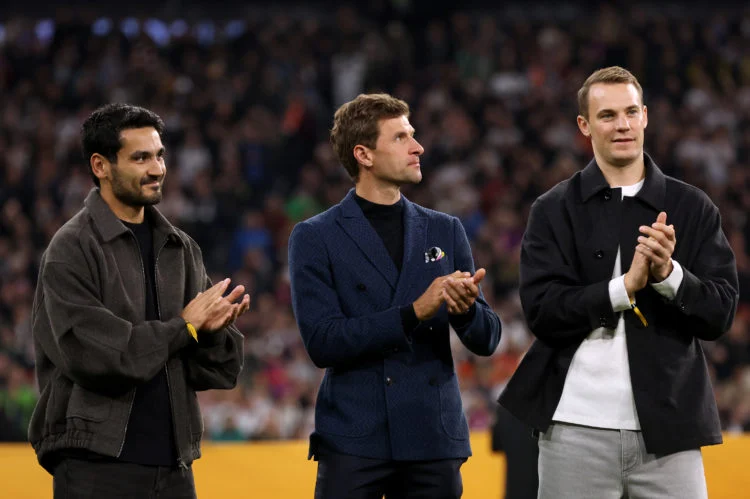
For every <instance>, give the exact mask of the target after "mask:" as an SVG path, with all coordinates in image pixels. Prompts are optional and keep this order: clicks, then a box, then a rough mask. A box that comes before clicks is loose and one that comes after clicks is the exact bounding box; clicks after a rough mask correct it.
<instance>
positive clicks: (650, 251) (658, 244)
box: [636, 211, 677, 282]
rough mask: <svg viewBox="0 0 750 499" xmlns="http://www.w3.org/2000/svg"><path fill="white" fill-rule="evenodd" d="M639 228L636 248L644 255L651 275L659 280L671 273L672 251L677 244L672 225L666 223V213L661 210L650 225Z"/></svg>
mask: <svg viewBox="0 0 750 499" xmlns="http://www.w3.org/2000/svg"><path fill="white" fill-rule="evenodd" d="M639 230H640V231H641V234H643V235H641V236H639V237H638V243H639V244H638V247H637V248H636V250H637V251H639V252H641V253H643V254H644V255H646V257H647V258H648V259H649V269H650V273H651V277H652V278H653V279H654V280H655V281H656V282H661V281H663V280H664V279H666V278H667V277H669V274H671V273H672V268H673V265H672V253H673V252H674V247H675V244H677V237H676V236H675V231H674V225H667V214H666V213H665V212H663V211H662V212H661V213H659V215H658V216H657V217H656V222H654V223H652V224H651V227H648V226H646V225H642V226H641V227H640V229H639Z"/></svg>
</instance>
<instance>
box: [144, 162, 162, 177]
mask: <svg viewBox="0 0 750 499" xmlns="http://www.w3.org/2000/svg"><path fill="white" fill-rule="evenodd" d="M166 171H167V167H166V165H165V164H164V161H163V160H162V159H160V158H154V160H153V161H149V163H148V170H146V173H148V175H150V176H151V177H162V176H164V174H165V173H166Z"/></svg>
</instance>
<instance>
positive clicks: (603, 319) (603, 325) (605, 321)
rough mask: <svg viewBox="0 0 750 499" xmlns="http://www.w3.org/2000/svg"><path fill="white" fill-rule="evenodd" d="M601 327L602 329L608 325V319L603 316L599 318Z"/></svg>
mask: <svg viewBox="0 0 750 499" xmlns="http://www.w3.org/2000/svg"><path fill="white" fill-rule="evenodd" d="M599 325H600V326H601V327H606V325H607V318H606V317H604V316H603V315H602V316H601V317H599Z"/></svg>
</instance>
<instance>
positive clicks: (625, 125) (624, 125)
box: [615, 115, 630, 130]
mask: <svg viewBox="0 0 750 499" xmlns="http://www.w3.org/2000/svg"><path fill="white" fill-rule="evenodd" d="M615 126H616V127H617V129H618V130H629V129H630V120H628V118H627V116H623V115H618V117H617V121H616V122H615Z"/></svg>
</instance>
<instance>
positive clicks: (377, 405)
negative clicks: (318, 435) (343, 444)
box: [315, 371, 385, 437]
mask: <svg viewBox="0 0 750 499" xmlns="http://www.w3.org/2000/svg"><path fill="white" fill-rule="evenodd" d="M378 380H379V377H378V375H377V373H375V372H372V371H347V372H343V373H336V374H331V371H328V372H327V373H326V376H325V378H324V380H323V383H322V384H321V387H320V396H319V397H318V402H317V404H316V405H315V429H316V430H317V431H320V432H322V433H330V434H332V435H339V436H342V437H364V436H367V435H370V434H371V433H373V432H374V431H375V427H376V424H377V422H378V419H379V418H381V416H382V417H385V412H384V411H385V408H384V401H378V390H380V391H381V392H382V386H381V385H380V384H379V383H378Z"/></svg>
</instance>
